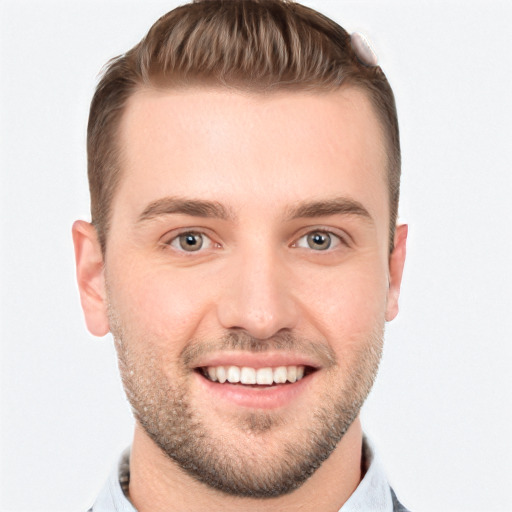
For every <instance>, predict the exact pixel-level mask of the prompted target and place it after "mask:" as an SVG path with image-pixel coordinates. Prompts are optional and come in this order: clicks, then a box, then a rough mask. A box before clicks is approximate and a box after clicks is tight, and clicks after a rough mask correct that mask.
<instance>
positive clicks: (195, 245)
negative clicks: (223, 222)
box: [171, 233, 203, 252]
mask: <svg viewBox="0 0 512 512" xmlns="http://www.w3.org/2000/svg"><path fill="white" fill-rule="evenodd" d="M175 241H177V242H178V244H179V247H180V248H181V249H183V250H184V251H187V252H194V251H199V250H200V249H201V248H202V247H203V235H201V234H200V233H183V234H182V235H179V236H178V237H177V238H176V239H175ZM171 245H174V243H173V244H171Z"/></svg>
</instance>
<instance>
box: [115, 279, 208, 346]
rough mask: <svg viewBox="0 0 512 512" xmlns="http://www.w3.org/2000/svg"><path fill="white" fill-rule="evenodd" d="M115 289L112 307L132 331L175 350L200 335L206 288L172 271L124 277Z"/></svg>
mask: <svg viewBox="0 0 512 512" xmlns="http://www.w3.org/2000/svg"><path fill="white" fill-rule="evenodd" d="M116 282H117V283H118V284H119V286H117V287H116V286H113V287H112V293H113V297H112V299H113V305H114V306H115V308H116V311H117V312H118V314H119V315H120V316H121V319H122V321H123V323H124V324H125V325H127V326H129V328H130V332H132V333H137V336H138V337H143V338H151V339H152V342H153V343H157V344H162V345H165V346H166V348H167V347H168V344H169V341H172V342H173V344H174V345H175V346H176V348H178V347H180V346H182V345H184V344H185V343H187V342H188V341H189V340H190V339H192V338H194V337H195V336H196V335H197V328H198V325H199V324H200V322H201V319H202V318H203V317H204V316H205V315H206V313H207V311H208V310H209V301H208V299H207V297H205V287H201V286H197V283H191V282H190V280H187V279H180V278H179V276H176V275H171V273H169V272H165V271H163V272H136V271H135V269H132V278H131V279H129V280H128V279H126V278H123V277H122V276H119V278H118V279H117V280H116Z"/></svg>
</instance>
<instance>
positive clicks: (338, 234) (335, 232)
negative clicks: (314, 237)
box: [292, 226, 351, 252]
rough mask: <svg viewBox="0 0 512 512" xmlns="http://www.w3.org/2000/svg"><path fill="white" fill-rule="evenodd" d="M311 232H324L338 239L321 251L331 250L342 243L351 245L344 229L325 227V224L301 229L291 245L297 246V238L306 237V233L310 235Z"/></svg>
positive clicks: (346, 245)
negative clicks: (337, 241)
mask: <svg viewBox="0 0 512 512" xmlns="http://www.w3.org/2000/svg"><path fill="white" fill-rule="evenodd" d="M312 233H325V234H327V235H330V236H331V237H333V238H334V239H336V240H339V244H336V245H335V246H331V247H329V248H328V249H327V250H325V251H323V252H329V251H332V250H333V249H334V248H336V247H337V246H338V245H343V246H345V247H350V246H351V244H350V241H351V237H350V235H348V234H347V233H345V232H344V231H342V230H340V229H335V228H332V227H326V226H312V227H308V228H307V230H301V232H300V234H299V236H296V237H295V241H294V242H293V243H292V247H298V242H299V240H301V239H303V238H305V237H307V236H308V235H311V234H312ZM318 252H322V251H318Z"/></svg>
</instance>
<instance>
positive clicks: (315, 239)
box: [295, 231, 341, 251]
mask: <svg viewBox="0 0 512 512" xmlns="http://www.w3.org/2000/svg"><path fill="white" fill-rule="evenodd" d="M340 243H341V239H340V237H338V236H336V235H334V234H333V233H329V232H327V231H312V232H311V233H308V234H307V235H304V236H302V237H300V238H299V239H298V240H297V242H296V243H295V246H296V247H302V248H304V249H313V250H315V251H326V250H327V249H331V248H333V247H336V246H338V245H339V244H340Z"/></svg>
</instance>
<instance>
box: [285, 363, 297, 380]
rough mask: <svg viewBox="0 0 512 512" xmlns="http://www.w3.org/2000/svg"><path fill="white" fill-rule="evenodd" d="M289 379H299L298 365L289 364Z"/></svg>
mask: <svg viewBox="0 0 512 512" xmlns="http://www.w3.org/2000/svg"><path fill="white" fill-rule="evenodd" d="M287 373H288V380H289V381H290V382H296V381H297V367H296V366H288V371H287Z"/></svg>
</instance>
